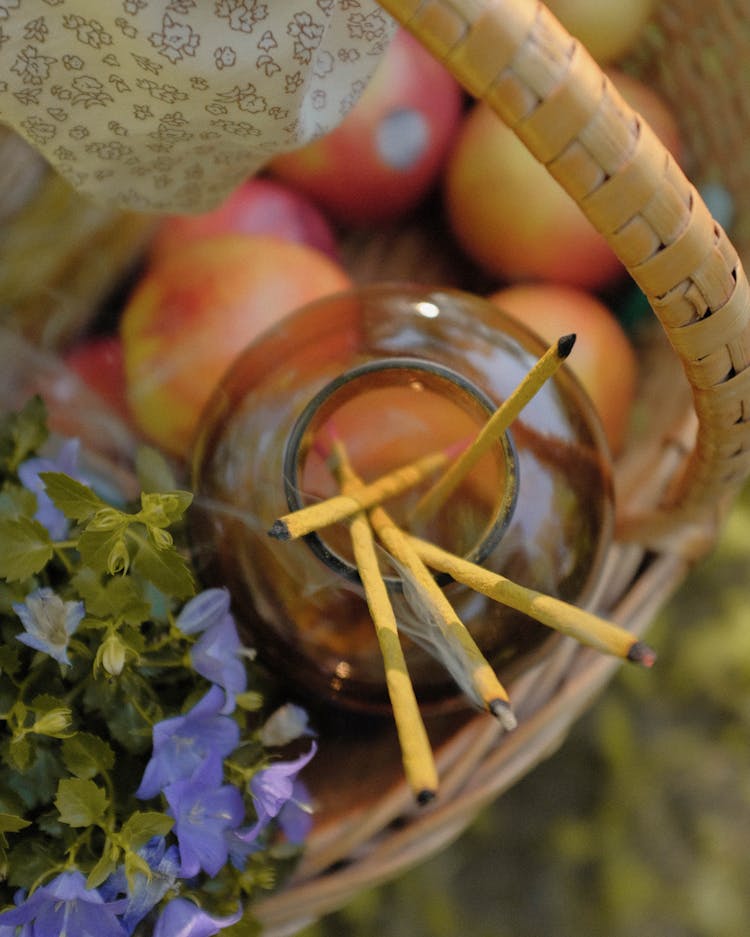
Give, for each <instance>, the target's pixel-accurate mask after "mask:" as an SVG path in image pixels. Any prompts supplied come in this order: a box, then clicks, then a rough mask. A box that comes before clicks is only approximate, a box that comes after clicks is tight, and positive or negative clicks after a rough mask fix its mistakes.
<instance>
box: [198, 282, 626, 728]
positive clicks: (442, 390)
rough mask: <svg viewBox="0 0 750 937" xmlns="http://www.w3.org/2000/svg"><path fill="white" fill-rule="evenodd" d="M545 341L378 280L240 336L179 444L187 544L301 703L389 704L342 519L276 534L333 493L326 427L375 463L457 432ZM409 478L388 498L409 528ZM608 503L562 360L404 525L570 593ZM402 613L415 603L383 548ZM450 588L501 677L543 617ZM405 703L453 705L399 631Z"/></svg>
mask: <svg viewBox="0 0 750 937" xmlns="http://www.w3.org/2000/svg"><path fill="white" fill-rule="evenodd" d="M545 350H546V346H545V345H544V344H543V343H542V342H540V340H539V339H537V338H536V337H535V336H533V335H532V334H531V333H529V332H528V331H527V330H526V329H525V328H524V327H522V326H521V325H520V324H518V323H517V322H515V321H514V320H512V319H511V318H509V317H508V316H505V315H504V314H503V313H501V312H500V311H498V309H497V308H496V307H495V306H493V305H492V304H490V303H488V302H486V301H484V300H481V299H479V298H477V297H474V296H471V295H469V294H466V293H462V292H459V291H453V290H437V289H430V288H426V287H422V286H408V285H403V284H393V285H387V286H376V287H365V288H362V289H359V290H354V291H351V292H347V293H342V294H337V295H335V296H332V297H328V298H326V299H323V300H319V301H317V302H315V303H312V304H310V305H308V306H306V307H305V308H303V309H301V310H299V311H298V312H296V313H294V314H293V315H291V316H289V317H287V318H286V319H284V320H283V321H282V322H281V323H280V324H279V325H278V326H277V327H276V328H274V329H273V330H271V331H269V332H267V333H266V334H265V335H263V336H262V337H261V338H260V339H259V340H257V341H256V342H255V343H254V344H252V345H251V346H250V347H248V348H247V349H246V350H245V351H244V352H243V353H242V354H241V355H240V357H239V358H238V360H237V361H236V363H235V365H234V366H233V368H232V369H231V371H230V372H229V374H228V375H227V377H226V378H225V380H224V381H223V382H222V385H221V387H220V388H219V390H218V392H217V393H216V394H215V396H214V397H213V399H212V401H211V402H210V404H209V406H208V408H207V410H206V412H205V414H204V417H203V420H202V425H201V430H200V433H199V435H198V439H197V443H196V446H195V451H194V458H193V489H194V491H195V493H196V508H195V510H194V512H193V522H192V539H193V546H194V553H195V556H196V558H197V562H198V565H199V569H200V571H201V573H202V575H203V578H204V581H206V582H208V583H211V584H226V585H227V586H228V587H229V588H230V590H231V592H232V593H233V598H234V608H235V610H236V613H237V615H238V617H239V618H240V619H241V620H242V622H243V624H244V626H245V628H246V630H247V633H248V636H249V637H248V642H249V643H251V644H252V645H253V646H254V647H255V648H256V649H257V652H258V655H259V657H260V659H261V660H262V661H264V662H265V663H266V664H267V665H268V666H269V668H271V669H272V670H273V671H274V673H275V674H276V675H277V676H278V677H279V678H280V679H281V680H282V681H284V680H285V679H286V680H288V681H289V683H290V684H293V685H294V686H295V687H296V688H297V689H298V690H299V691H301V692H302V693H303V694H305V695H306V696H307V697H308V699H309V700H310V701H314V700H319V701H324V702H333V703H338V704H340V705H344V706H347V707H350V708H354V709H360V710H364V711H369V712H376V711H380V710H383V711H385V710H387V708H388V698H387V693H386V687H385V681H384V674H383V666H382V662H381V658H380V653H379V650H378V645H377V640H376V637H375V632H374V628H373V625H372V621H371V619H370V615H369V612H368V609H367V605H366V602H365V600H364V597H363V594H362V589H361V586H360V584H359V581H358V576H357V571H356V568H355V567H354V565H353V559H352V554H351V550H350V548H349V543H348V529H347V526H346V524H345V523H338V524H334V525H331V526H329V527H326V528H324V529H322V530H319V531H317V532H313V533H311V534H309V535H307V536H306V537H304V538H301V539H298V540H290V541H287V542H280V541H279V540H276V539H274V538H272V537H270V536H269V534H268V531H269V529H270V528H271V527H272V525H273V524H274V522H275V521H276V520H277V519H278V518H280V517H282V516H284V515H286V514H288V513H289V512H290V511H292V510H295V509H296V508H298V507H301V506H304V505H306V504H308V503H311V502H313V501H315V500H319V499H322V498H325V497H328V496H329V495H332V494H335V493H337V491H338V487H337V481H336V479H335V477H334V474H333V472H332V471H331V469H330V467H329V464H328V461H327V459H326V456H327V448H326V439H328V438H329V437H330V432H331V429H333V430H334V431H335V433H336V434H337V436H338V437H339V438H340V439H341V440H343V442H344V444H345V446H346V449H347V452H348V453H349V456H350V458H351V460H352V463H353V464H354V467H355V468H356V470H357V472H358V473H359V474H360V475H361V476H362V478H363V479H364V480H365V481H372V480H374V479H375V478H377V477H379V476H381V475H382V474H384V473H385V472H388V471H390V470H392V469H395V468H398V467H399V466H401V465H404V464H406V463H409V462H412V461H414V460H415V459H418V458H420V457H421V456H424V455H426V454H427V453H429V452H432V451H437V450H449V449H450V447H451V446H454V445H457V444H458V445H460V444H462V443H465V442H466V441H468V440H469V439H471V438H472V437H473V436H474V435H475V434H476V433H477V432H478V431H479V429H480V428H481V426H482V425H483V424H484V422H486V420H487V418H488V417H489V415H490V414H491V412H492V411H493V410H494V409H495V408H496V407H497V406H498V405H499V404H500V403H501V402H502V401H503V400H504V399H506V398H507V397H508V395H509V394H510V393H511V392H512V390H513V389H514V388H515V387H516V386H517V385H518V383H519V382H520V381H521V380H522V378H523V377H524V375H525V374H526V373H527V372H528V371H529V369H530V368H531V366H532V365H533V364H534V362H535V361H536V360H537V358H538V357H539V356H540V355H541V354H542V353H543V352H544V351H545ZM428 484H429V482H425V483H424V486H423V487H422V488H418V489H415V490H413V491H410V492H409V493H407V494H405V495H403V496H401V497H399V498H397V499H395V500H394V501H392V502H390V501H389V502H388V503H387V504H386V508H387V510H388V511H389V513H390V514H391V515H392V516H393V517H394V519H395V520H397V522H399V523H400V524H402V525H403V526H406V527H407V528H409V529H411V528H410V527H409V525H410V524H411V521H410V516H411V510H412V508H413V506H414V504H415V500H416V499H417V498H418V497H419V496H420V494H421V493H423V492H424V490H425V487H426V486H427V485H428ZM612 520H613V505H612V488H611V478H610V469H609V455H608V451H607V448H606V443H605V442H604V436H603V433H602V430H601V428H600V426H599V423H598V420H597V418H596V416H595V414H594V412H593V410H592V407H591V404H590V402H589V400H588V398H587V397H586V395H585V393H584V392H583V390H582V389H581V387H580V385H579V384H578V383H577V381H576V380H575V379H574V378H573V377H572V375H571V374H570V373H569V372H568V370H567V369H566V368H563V369H561V370H560V371H558V372H557V374H556V375H555V377H554V378H553V379H552V380H550V381H548V382H547V383H546V384H545V386H544V387H543V388H542V389H541V390H540V391H539V393H538V394H537V395H536V396H535V397H534V399H533V400H532V401H531V402H530V403H529V404H528V405H527V406H526V407H525V408H524V410H523V411H522V413H521V414H520V416H519V418H518V419H517V420H515V421H514V423H513V424H512V426H511V427H510V429H509V431H508V432H507V433H506V435H505V437H504V438H503V439H502V440H501V441H500V442H499V443H498V444H497V445H496V446H495V448H494V451H492V452H490V453H488V454H487V455H486V456H484V457H483V459H482V460H481V461H480V462H479V463H478V465H477V466H476V467H475V468H474V470H473V471H472V473H471V474H470V475H469V476H467V478H466V479H465V481H464V482H463V483H462V485H461V486H460V487H459V488H458V489H457V490H456V491H454V492H453V494H452V495H451V497H450V499H449V500H448V502H447V503H446V504H445V505H444V506H443V507H442V508H441V509H440V511H438V512H437V513H436V514H435V516H434V517H433V518H431V519H429V520H427V521H426V522H425V523H424V525H423V526H422V527H421V528H420V529H417V530H415V531H414V532H416V533H418V534H419V535H420V536H421V537H424V538H426V539H430V540H432V541H433V542H436V543H438V544H439V545H440V546H442V547H444V548H445V549H449V550H451V551H452V552H454V553H458V554H460V555H462V556H466V557H468V558H470V559H472V560H473V561H475V562H481V563H482V564H483V565H485V566H486V567H488V568H491V569H493V570H495V571H497V572H501V573H503V574H504V575H506V576H508V577H510V578H512V579H514V580H515V581H517V582H520V583H522V584H524V585H527V586H530V587H532V588H535V589H538V590H540V591H543V592H545V593H547V594H549V595H554V596H558V597H560V598H563V599H566V600H568V601H572V602H576V603H578V604H581V605H585V604H586V602H587V601H588V600H589V598H590V597H591V595H592V592H593V589H594V587H595V584H596V582H597V579H598V577H599V575H600V570H601V564H602V560H603V556H604V553H605V551H606V548H607V546H608V544H609V542H610V538H611V531H612ZM382 572H383V575H384V576H385V578H386V581H387V582H388V586H389V592H390V596H391V601H392V603H393V606H394V609H395V610H396V615H397V618H399V617H403V616H407V615H411V614H413V609H412V607H411V606H410V605H409V604H408V603H407V601H406V599H405V598H404V593H403V589H402V582H401V579H400V571H399V569H398V567H397V566H395V565H394V564H392V563H391V562H390V561H389V559H388V557H387V555H386V554H385V553H383V558H382ZM443 588H444V589H445V591H446V595H447V596H448V597H449V599H450V600H451V602H452V604H453V605H454V607H455V609H456V611H457V613H458V614H459V617H460V618H461V619H462V620H463V621H464V623H465V624H466V625H467V627H468V628H469V629H470V630H471V632H472V634H473V635H474V637H475V639H476V641H477V643H478V644H479V645H480V647H481V648H482V650H483V651H484V652H485V654H486V656H487V657H488V658H489V660H490V661H491V662H492V663H493V665H494V666H495V667H496V669H497V671H498V674H499V675H500V677H501V679H508V678H509V677H510V676H512V674H513V673H514V672H517V671H519V670H521V669H523V667H524V666H526V664H527V663H528V662H529V661H530V660H532V659H534V658H535V656H536V655H537V654H538V653H540V652H543V651H544V648H545V646H546V643H547V642H548V641H550V640H553V639H551V638H550V633H549V632H548V631H547V630H546V629H544V628H543V627H542V626H540V625H538V624H537V623H535V622H534V621H532V620H530V619H528V618H527V617H526V616H524V615H522V614H520V613H517V612H514V611H512V610H510V609H508V608H506V607H504V606H502V605H499V604H497V603H495V602H493V601H491V600H490V599H487V598H485V597H483V596H481V595H479V594H477V593H475V592H472V591H471V590H470V589H468V588H466V587H465V586H462V585H460V584H458V583H454V582H447V583H443ZM405 646H406V654H407V662H408V666H409V672H410V675H411V677H412V680H413V682H414V685H415V688H416V690H417V695H418V697H419V699H420V701H421V702H422V703H423V704H424V705H425V706H426V707H433V708H434V709H438V710H445V709H450V708H453V707H458V706H462V705H465V703H464V701H463V699H462V697H461V694H460V692H459V691H458V689H457V688H456V687H455V685H454V684H453V681H452V679H451V678H450V676H449V675H448V674H447V672H446V670H445V668H444V667H443V666H442V664H440V663H439V662H438V661H436V660H435V659H434V658H433V657H432V656H431V655H430V654H428V653H427V652H426V651H424V650H422V648H420V647H418V646H416V645H415V644H412V643H411V642H410V641H409V640H408V639H405Z"/></svg>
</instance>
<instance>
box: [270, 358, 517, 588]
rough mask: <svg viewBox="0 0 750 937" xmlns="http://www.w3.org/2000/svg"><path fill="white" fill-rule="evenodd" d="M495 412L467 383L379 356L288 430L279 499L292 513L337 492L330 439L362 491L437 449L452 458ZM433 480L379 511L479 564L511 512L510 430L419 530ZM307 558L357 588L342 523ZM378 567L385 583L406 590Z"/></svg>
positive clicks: (313, 540) (432, 366)
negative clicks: (418, 512)
mask: <svg viewBox="0 0 750 937" xmlns="http://www.w3.org/2000/svg"><path fill="white" fill-rule="evenodd" d="M494 409H495V404H494V403H493V402H492V400H491V399H490V398H489V397H488V396H487V395H486V394H485V393H484V392H483V391H482V390H481V389H480V388H479V387H477V386H476V385H475V384H474V383H473V382H471V381H469V380H467V379H466V378H465V377H464V376H462V375H461V374H459V373H458V372H456V371H454V370H452V369H451V368H448V367H446V366H444V365H441V364H437V363H435V362H432V361H428V360H423V359H419V358H382V359H379V360H375V361H369V362H367V363H365V364H362V365H359V366H356V367H354V368H351V369H350V370H348V371H346V372H345V373H343V374H341V375H340V376H339V377H337V378H335V379H334V380H333V381H331V382H329V383H328V384H326V385H325V386H324V387H323V388H322V389H321V390H320V391H319V392H318V393H317V394H316V395H315V396H314V397H313V398H312V399H311V400H310V401H309V403H308V404H307V406H306V407H305V408H304V410H303V411H302V413H301V414H300V416H299V417H298V418H297V420H296V422H295V423H294V425H293V427H292V429H291V432H290V434H289V436H288V439H287V442H286V445H285V448H284V455H283V463H282V471H283V485H284V492H285V496H286V500H287V504H288V506H289V509H290V511H296V510H298V509H300V508H302V507H305V506H306V505H307V504H310V503H312V502H314V501H316V500H319V499H324V498H327V497H331V496H333V495H336V494H339V493H340V486H339V482H338V480H337V477H336V473H335V470H334V468H333V467H332V466H331V464H330V463H331V460H330V459H329V458H328V455H329V453H330V440H331V438H334V437H335V438H336V439H337V440H338V441H339V442H340V444H341V445H342V446H343V448H344V450H345V451H346V453H347V456H348V458H349V460H350V461H351V464H352V466H353V468H354V470H355V472H356V473H357V474H358V475H359V476H360V477H361V478H362V480H363V481H364V482H365V483H366V484H367V483H370V482H372V481H374V480H375V479H376V478H378V477H381V476H382V475H385V474H387V473H389V472H392V471H395V470H398V469H400V468H402V467H403V466H404V465H408V464H412V463H414V462H416V461H418V460H420V459H422V457H424V456H427V455H428V454H430V453H433V452H444V453H445V454H446V456H448V457H449V455H448V454H449V453H457V452H458V451H459V450H460V448H461V447H463V446H465V445H468V444H470V443H471V442H472V441H473V440H474V438H475V437H476V435H477V434H478V432H479V431H480V430H481V428H482V427H483V425H484V424H485V423H486V421H487V419H488V418H489V416H490V415H491V414H492V412H493V411H494ZM436 478H437V475H432V476H429V477H426V478H425V479H424V481H423V482H421V483H420V484H419V485H417V486H415V487H414V488H413V489H410V490H409V491H407V492H405V493H404V494H403V495H400V496H399V497H396V498H394V499H393V500H392V501H391V500H389V501H388V502H386V503H385V504H384V505H383V506H384V507H385V509H386V510H387V511H388V513H389V514H390V515H391V516H392V517H393V519H394V521H395V522H396V523H397V524H399V526H401V527H403V528H404V529H406V530H407V531H408V532H410V533H413V534H415V535H418V536H420V537H422V538H423V539H427V540H430V541H432V542H434V543H436V544H438V545H439V546H441V547H443V548H444V549H446V550H450V551H451V552H453V553H457V554H458V555H461V556H464V557H466V558H468V559H471V560H472V561H473V562H477V563H481V562H482V560H483V559H484V558H485V557H487V556H488V555H489V554H490V553H491V552H492V550H493V549H494V548H495V546H496V545H497V543H498V542H499V540H500V539H501V537H502V536H503V533H504V532H505V530H506V528H507V526H508V524H509V523H510V520H511V518H512V515H513V511H514V508H515V504H516V499H517V492H518V459H517V455H516V448H515V445H514V443H513V439H512V435H511V433H510V432H506V433H505V434H504V435H503V436H502V437H501V438H500V439H499V440H498V442H497V443H496V444H495V445H494V446H493V447H492V449H491V451H490V452H488V453H487V454H486V455H484V456H483V457H482V458H481V459H480V460H479V461H478V462H477V465H476V466H475V467H474V468H473V469H472V471H471V472H470V473H468V474H467V475H466V477H465V479H464V480H463V481H462V482H461V483H460V485H459V486H458V487H457V488H456V489H455V491H454V492H453V493H452V494H451V496H450V497H449V499H448V500H447V501H446V503H445V504H443V505H442V506H441V507H440V508H439V509H438V510H437V511H436V512H435V513H434V515H433V516H431V517H428V518H427V519H426V520H424V521H423V522H420V523H419V524H415V522H414V520H413V512H414V508H415V506H416V504H417V503H418V501H419V498H420V497H421V496H422V495H424V494H425V492H426V491H427V490H428V489H429V488H430V486H431V485H432V484H434V482H435V480H436ZM305 540H306V541H307V544H308V546H309V547H310V549H311V550H312V551H313V553H314V554H315V555H316V556H317V557H318V558H319V559H320V560H322V561H323V562H324V563H325V564H326V565H327V566H328V567H329V568H331V569H332V570H334V571H335V572H336V573H337V574H339V575H340V576H342V577H344V578H345V579H347V580H350V581H357V580H358V579H359V574H358V572H357V569H356V566H355V564H354V560H353V556H352V554H351V550H350V546H349V540H348V532H347V530H346V527H345V525H333V526H331V527H328V528H325V529H323V530H321V531H319V532H313V533H310V534H308V535H307V536H306V537H305ZM392 572H393V567H392V566H389V564H388V563H387V562H385V560H384V562H383V576H384V579H385V581H386V583H387V585H388V586H389V588H391V589H394V590H400V589H401V586H402V583H401V580H400V578H399V576H398V575H397V574H391V573H392Z"/></svg>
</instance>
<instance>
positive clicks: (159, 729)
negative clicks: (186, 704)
mask: <svg viewBox="0 0 750 937" xmlns="http://www.w3.org/2000/svg"><path fill="white" fill-rule="evenodd" d="M224 705H225V695H224V691H223V690H222V689H221V687H219V686H212V687H211V689H210V690H209V691H208V693H206V695H205V696H204V697H203V698H202V699H201V700H200V701H199V702H198V703H196V705H195V706H193V708H192V709H191V710H190V711H189V712H188V713H186V714H185V715H184V716H175V717H174V718H172V719H164V720H162V721H161V722H157V723H156V725H155V726H154V747H153V753H152V755H151V758H150V760H149V762H148V764H147V765H146V770H145V771H144V773H143V779H142V781H141V784H140V787H139V788H138V790H137V791H136V792H135V793H136V797H140V798H141V799H143V800H148V799H149V798H151V797H156V795H157V794H159V793H160V792H161V791H163V790H164V788H165V787H166V786H167V785H168V784H172V783H173V782H174V781H177V780H180V779H181V778H189V777H190V776H191V775H192V774H193V773H194V772H195V770H196V769H197V768H198V767H199V766H200V764H201V763H202V762H203V761H204V760H205V759H206V758H207V757H208V755H209V754H211V753H214V754H215V755H218V756H219V757H220V758H225V757H226V756H227V755H228V754H230V752H233V751H234V749H235V748H237V746H238V745H239V741H240V730H239V726H238V725H237V723H236V722H235V721H234V719H230V717H229V716H222V715H220V713H221V711H222V709H223V707H224Z"/></svg>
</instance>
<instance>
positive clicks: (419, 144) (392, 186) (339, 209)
mask: <svg viewBox="0 0 750 937" xmlns="http://www.w3.org/2000/svg"><path fill="white" fill-rule="evenodd" d="M462 106H463V92H462V91H461V89H460V87H459V85H458V83H457V82H456V80H455V79H454V78H453V77H452V75H451V74H450V73H449V72H448V71H447V70H446V69H445V68H444V67H443V66H442V65H441V64H440V63H439V62H438V61H437V60H436V59H435V58H433V56H432V55H431V54H430V53H429V52H427V50H426V49H425V48H424V47H423V46H422V45H421V44H420V43H419V42H417V41H416V40H415V39H413V38H412V37H411V36H410V35H409V34H408V33H407V32H405V31H399V32H398V33H397V34H396V36H395V38H394V39H393V41H392V42H391V45H390V46H389V47H388V50H387V52H386V54H385V56H384V58H383V61H382V62H381V63H380V65H379V66H378V69H377V71H376V72H375V75H374V76H373V78H372V80H371V82H370V84H369V85H368V86H367V87H366V88H365V90H364V92H363V93H362V96H361V98H360V99H359V101H358V102H357V103H356V104H355V105H354V107H353V108H352V110H351V111H350V112H349V113H348V114H347V115H346V117H345V118H344V120H343V121H342V123H341V124H340V125H339V126H338V127H336V128H335V129H334V130H332V131H331V132H330V133H328V134H326V135H325V136H323V137H320V138H318V139H317V140H314V141H313V142H312V143H309V144H307V145H306V146H304V147H301V148H300V149H298V150H295V151H293V152H290V153H284V154H281V155H280V156H277V157H275V158H274V159H273V160H272V161H271V163H270V166H269V171H270V172H271V173H272V174H273V175H274V176H276V177H277V178H280V179H284V180H286V181H287V182H289V183H291V184H292V185H294V186H295V187H297V188H298V189H300V190H301V191H303V192H306V193H307V194H308V195H310V196H312V197H313V198H314V199H316V201H317V202H318V203H319V204H320V205H321V206H322V207H323V209H324V210H325V211H327V212H328V214H330V215H331V217H333V218H334V219H335V220H337V221H338V222H340V223H342V224H348V225H363V224H368V223H373V222H385V221H391V220H394V219H397V218H398V217H400V216H402V215H404V214H405V213H406V212H407V211H408V210H409V209H411V208H412V207H413V206H415V205H416V204H417V203H418V202H419V201H420V200H421V199H422V197H423V196H424V195H425V194H426V193H427V191H428V190H429V189H430V188H431V187H432V186H433V184H434V183H435V182H436V180H437V178H438V175H439V173H440V171H441V169H442V167H443V163H444V160H445V155H446V152H447V149H448V146H449V144H450V142H451V140H452V139H453V136H454V134H455V132H456V129H457V127H458V124H459V119H460V115H461V111H462Z"/></svg>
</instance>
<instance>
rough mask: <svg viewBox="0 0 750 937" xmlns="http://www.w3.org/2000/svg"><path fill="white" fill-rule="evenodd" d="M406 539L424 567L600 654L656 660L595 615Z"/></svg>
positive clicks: (628, 635)
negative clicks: (435, 570) (446, 576)
mask: <svg viewBox="0 0 750 937" xmlns="http://www.w3.org/2000/svg"><path fill="white" fill-rule="evenodd" d="M408 539H409V543H410V544H411V546H412V547H413V549H414V550H415V551H416V553H417V555H418V556H419V557H420V558H421V559H422V560H423V562H424V563H426V564H427V565H428V566H431V567H432V568H433V569H437V570H440V572H443V573H448V575H449V576H452V577H453V578H454V579H455V580H456V581H457V582H462V583H464V585H467V586H469V587H470V588H471V589H473V590H474V591H475V592H481V593H482V594H483V595H486V596H488V597H489V598H491V599H495V601H497V602H502V603H503V604H504V605H508V606H510V607H511V608H514V609H516V610H517V611H519V612H524V613H525V614H526V615H528V616H529V617H531V618H534V619H536V620H537V621H539V622H541V623H542V624H543V625H546V626H547V627H549V628H553V629H554V630H555V631H559V632H561V633H562V634H566V635H569V636H570V637H572V638H575V639H576V641H579V642H580V643H581V644H586V645H587V646H589V647H593V648H595V649H596V650H597V651H600V652H601V653H603V654H611V655H613V656H615V657H620V658H623V659H625V660H629V661H633V662H635V663H639V664H643V666H644V667H651V666H652V665H653V663H654V661H655V660H656V653H655V652H654V651H653V650H652V649H651V648H650V647H649V646H648V645H647V644H645V643H644V642H643V641H639V640H638V639H637V638H635V637H634V636H633V635H632V634H631V633H630V632H629V631H626V630H625V629H624V628H620V627H619V626H618V625H615V624H612V623H611V622H608V621H606V620H605V619H603V618H600V617H599V616H598V615H594V614H592V613H591V612H587V611H584V610H583V609H581V608H577V607H576V606H575V605H571V604H570V603H568V602H564V601H563V600H562V599H556V598H554V597H553V596H551V595H544V593H541V592H537V591H535V590H534V589H528V588H527V587H526V586H521V585H519V584H518V583H515V582H512V581H511V580H510V579H507V578H506V577H505V576H501V575H499V574H498V573H493V572H491V571H490V570H487V569H485V568H484V567H483V566H479V565H477V564H476V563H471V562H469V561H468V560H464V559H461V558H460V557H458V556H456V555H455V554H453V553H449V552H448V551H446V550H443V549H441V548H440V547H436V546H435V545H434V544H432V543H428V542H427V541H426V540H421V539H419V538H418V537H412V536H408Z"/></svg>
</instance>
